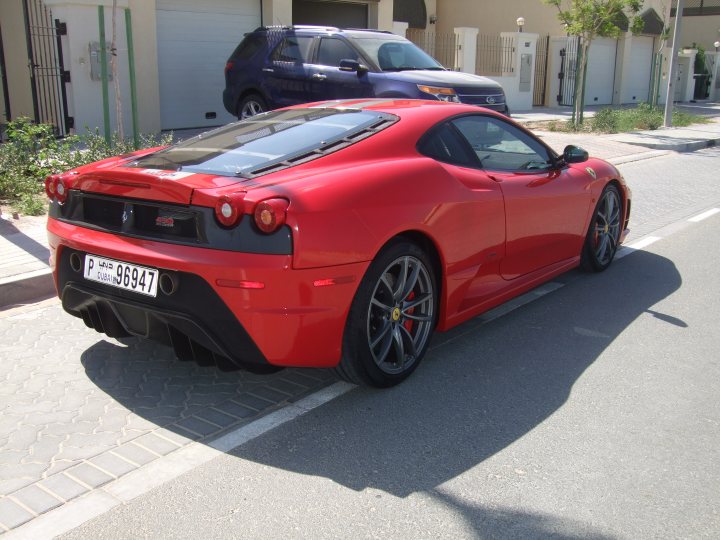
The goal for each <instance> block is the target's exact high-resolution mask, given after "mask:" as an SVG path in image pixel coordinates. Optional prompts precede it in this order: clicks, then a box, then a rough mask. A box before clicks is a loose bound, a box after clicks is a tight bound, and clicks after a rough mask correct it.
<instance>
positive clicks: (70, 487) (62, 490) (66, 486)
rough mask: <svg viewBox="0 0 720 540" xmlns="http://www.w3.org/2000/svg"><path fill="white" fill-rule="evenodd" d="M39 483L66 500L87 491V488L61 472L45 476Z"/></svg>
mask: <svg viewBox="0 0 720 540" xmlns="http://www.w3.org/2000/svg"><path fill="white" fill-rule="evenodd" d="M39 484H40V485H41V486H43V487H44V488H45V489H48V490H49V491H51V492H52V493H54V494H55V495H57V496H58V497H60V498H62V499H64V500H66V501H69V500H70V499H74V498H75V497H77V496H79V495H82V494H83V493H85V492H86V491H88V488H86V487H85V486H83V485H82V484H80V483H78V482H76V481H75V480H73V479H72V478H70V477H69V476H66V475H65V474H62V473H60V474H55V475H53V476H51V477H49V478H46V479H45V480H42V481H41V482H40V483H39Z"/></svg>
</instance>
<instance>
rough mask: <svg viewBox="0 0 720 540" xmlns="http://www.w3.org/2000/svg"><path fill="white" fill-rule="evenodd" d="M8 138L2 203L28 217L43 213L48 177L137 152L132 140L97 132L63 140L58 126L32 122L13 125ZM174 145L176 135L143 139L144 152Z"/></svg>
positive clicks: (1, 164)
mask: <svg viewBox="0 0 720 540" xmlns="http://www.w3.org/2000/svg"><path fill="white" fill-rule="evenodd" d="M6 134H7V141H6V142H4V143H2V144H0V199H5V200H8V201H9V202H10V203H11V204H12V205H14V206H15V207H16V208H17V209H18V210H20V211H21V212H22V213H25V214H36V215H37V213H38V212H40V213H42V212H41V208H42V209H44V206H45V205H44V202H43V200H42V197H40V195H41V194H42V192H43V189H44V180H45V178H46V177H47V176H48V175H50V174H56V173H61V172H63V171H66V170H68V169H72V168H75V167H79V166H80V165H85V164H86V163H92V162H93V161H99V160H101V159H105V158H108V157H112V156H116V155H120V154H127V153H128V152H132V151H134V150H135V148H134V145H133V141H132V140H130V139H121V138H120V137H118V136H117V135H114V136H113V137H112V139H111V140H110V142H107V141H106V140H105V138H104V137H103V136H101V135H100V133H99V130H97V129H96V130H95V131H94V132H91V131H90V130H87V133H86V134H84V135H69V136H67V137H65V138H63V139H60V138H57V137H56V135H55V128H54V126H52V125H48V124H35V123H33V122H32V121H31V120H30V119H29V118H18V119H16V120H13V121H12V122H9V123H8V125H7V130H6ZM171 142H172V134H166V135H163V136H155V135H143V136H141V140H140V148H150V147H154V146H164V145H168V144H170V143H171Z"/></svg>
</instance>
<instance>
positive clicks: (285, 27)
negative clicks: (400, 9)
mask: <svg viewBox="0 0 720 540" xmlns="http://www.w3.org/2000/svg"><path fill="white" fill-rule="evenodd" d="M261 30H270V31H272V30H320V31H326V32H342V31H343V30H350V31H352V32H376V33H379V34H392V32H390V31H388V30H377V29H375V28H339V27H337V26H323V25H317V24H293V25H290V26H288V25H286V24H274V25H268V26H258V27H257V28H256V29H255V30H253V32H258V31H261Z"/></svg>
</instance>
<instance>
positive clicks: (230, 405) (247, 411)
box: [218, 400, 257, 418]
mask: <svg viewBox="0 0 720 540" xmlns="http://www.w3.org/2000/svg"><path fill="white" fill-rule="evenodd" d="M218 409H220V410H221V411H223V412H224V413H227V414H231V415H233V416H236V417H237V418H250V417H252V416H255V415H256V414H257V411H256V410H255V409H251V408H249V407H246V406H245V405H241V404H240V403H235V402H234V401H233V400H228V401H226V402H224V403H221V404H220V405H218Z"/></svg>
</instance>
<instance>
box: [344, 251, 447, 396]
mask: <svg viewBox="0 0 720 540" xmlns="http://www.w3.org/2000/svg"><path fill="white" fill-rule="evenodd" d="M436 291H437V284H436V281H435V275H434V272H433V267H432V264H431V262H430V259H429V258H428V256H427V254H426V253H425V252H424V251H423V250H421V249H420V248H419V247H418V246H417V245H415V244H413V243H410V242H407V241H404V240H398V241H395V242H393V243H391V244H390V245H388V246H387V247H385V248H384V249H383V250H382V251H381V252H380V253H379V254H378V256H377V257H376V258H375V260H374V261H373V262H372V264H371V265H370V267H369V268H368V270H367V272H366V274H365V277H364V278H363V280H362V282H361V283H360V286H359V287H358V290H357V292H356V293H355V298H354V299H353V302H352V305H351V306H350V313H349V315H348V320H347V323H346V325H345V334H344V336H343V352H342V358H341V360H340V363H339V364H338V366H337V367H336V368H335V372H336V373H337V375H338V376H339V377H340V378H342V379H344V380H346V381H348V382H351V383H355V384H362V385H369V386H375V387H378V388H387V387H390V386H394V385H396V384H398V383H400V382H402V381H404V380H405V379H407V378H408V377H409V376H410V374H411V373H412V372H413V371H415V369H416V368H417V366H418V364H420V361H421V360H422V357H423V355H424V354H425V352H426V351H427V348H428V345H429V343H430V338H431V337H432V334H433V330H434V329H435V320H436V318H437V292H436Z"/></svg>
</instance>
